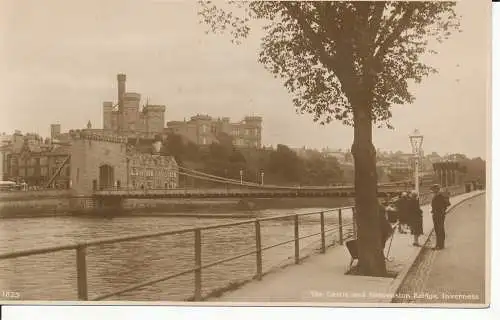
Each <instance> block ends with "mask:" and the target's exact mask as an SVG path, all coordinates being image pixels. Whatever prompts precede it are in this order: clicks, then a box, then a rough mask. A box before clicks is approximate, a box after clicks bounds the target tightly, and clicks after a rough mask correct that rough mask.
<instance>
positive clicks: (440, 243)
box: [431, 185, 450, 250]
mask: <svg viewBox="0 0 500 320" xmlns="http://www.w3.org/2000/svg"><path fill="white" fill-rule="evenodd" d="M439 189H440V188H439V185H433V186H432V187H431V191H432V193H433V194H434V196H433V197H432V202H431V207H432V210H431V213H432V222H433V223H434V232H435V233H436V246H435V247H434V250H442V249H444V239H445V232H444V218H445V216H446V209H447V208H448V207H449V206H450V200H449V198H448V197H447V196H445V195H444V194H443V193H441V192H439V191H440V190H439Z"/></svg>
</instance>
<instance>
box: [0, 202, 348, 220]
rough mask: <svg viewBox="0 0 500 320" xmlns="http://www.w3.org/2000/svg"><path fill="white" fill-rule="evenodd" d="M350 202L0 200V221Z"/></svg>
mask: <svg viewBox="0 0 500 320" xmlns="http://www.w3.org/2000/svg"><path fill="white" fill-rule="evenodd" d="M353 203H354V200H353V199H351V198H334V197H331V198H330V197H329V198H326V197H323V198H255V199H128V200H125V201H124V203H123V208H122V209H120V210H117V209H113V208H107V209H96V208H93V206H92V203H91V200H90V199H75V198H69V197H61V198H31V199H22V200H20V199H15V200H14V199H0V218H41V217H54V216H82V215H83V216H95V215H98V216H123V215H127V216H158V217H160V216H204V217H209V216H216V217H224V216H228V215H230V216H238V217H240V216H241V217H251V216H253V215H254V213H255V212H256V211H261V210H272V209H291V210H292V209H297V208H336V207H342V206H348V205H352V204H353Z"/></svg>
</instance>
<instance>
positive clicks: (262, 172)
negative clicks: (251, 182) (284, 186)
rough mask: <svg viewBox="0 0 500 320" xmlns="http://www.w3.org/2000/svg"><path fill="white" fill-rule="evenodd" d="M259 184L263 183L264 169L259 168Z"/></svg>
mask: <svg viewBox="0 0 500 320" xmlns="http://www.w3.org/2000/svg"><path fill="white" fill-rule="evenodd" d="M260 185H261V186H263V185H264V170H260Z"/></svg>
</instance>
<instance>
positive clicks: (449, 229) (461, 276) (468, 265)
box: [396, 195, 486, 304]
mask: <svg viewBox="0 0 500 320" xmlns="http://www.w3.org/2000/svg"><path fill="white" fill-rule="evenodd" d="M485 206H486V200H485V196H484V195H482V196H479V197H476V198H474V199H471V200H469V201H467V202H465V203H463V204H462V205H460V206H458V207H457V208H456V209H455V210H453V211H452V212H451V213H450V214H449V215H447V217H446V221H445V230H446V242H445V246H446V248H445V249H444V250H442V251H434V250H432V246H434V244H435V237H434V235H433V236H432V237H431V238H430V239H429V241H428V243H427V244H426V247H425V248H423V250H422V253H421V255H420V257H419V258H418V259H417V261H416V262H415V264H414V266H412V268H411V269H410V271H409V273H408V276H407V278H406V279H405V281H403V283H402V285H401V287H400V290H399V291H398V292H399V293H401V294H403V293H408V294H409V295H410V296H411V298H407V299H397V301H396V302H406V303H412V302H413V303H454V304H456V303H459V304H464V303H474V304H484V303H485V302H484V301H485V268H486V265H485V264H486V262H485V259H486V243H485V240H486V237H485V233H486V223H485V218H486V207H485Z"/></svg>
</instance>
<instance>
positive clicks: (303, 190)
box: [93, 166, 412, 199]
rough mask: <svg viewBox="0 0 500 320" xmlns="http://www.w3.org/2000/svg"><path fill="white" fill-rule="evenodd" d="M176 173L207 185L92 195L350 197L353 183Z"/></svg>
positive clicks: (389, 188)
mask: <svg viewBox="0 0 500 320" xmlns="http://www.w3.org/2000/svg"><path fill="white" fill-rule="evenodd" d="M179 176H183V177H187V178H191V179H196V180H198V181H203V182H205V183H206V182H209V183H211V185H212V187H207V188H192V187H191V188H188V187H184V188H144V187H142V188H130V187H110V188H102V189H99V190H95V191H94V193H93V196H94V197H96V198H100V199H103V198H117V197H118V198H128V199H133V198H142V199H154V198H252V197H266V198H271V197H276V198H279V197H352V196H354V192H355V188H354V186H353V185H340V186H339V185H336V186H283V185H272V184H264V183H263V181H262V182H261V183H256V182H250V181H246V180H243V179H240V180H237V179H232V178H227V177H220V176H216V175H213V174H208V173H205V172H201V171H198V170H194V169H190V168H187V167H183V166H179ZM411 187H412V182H411V181H410V180H403V181H397V182H391V183H381V184H379V185H378V194H379V196H380V197H385V196H393V195H395V194H399V193H401V192H403V191H407V190H408V189H409V188H411Z"/></svg>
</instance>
